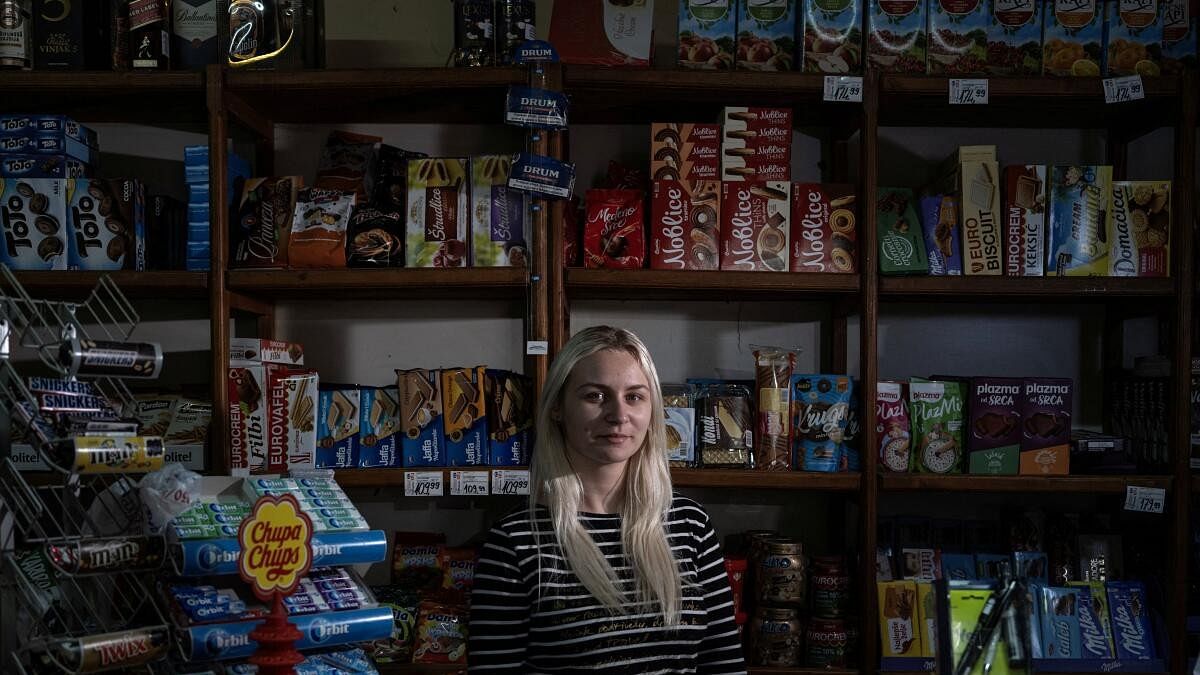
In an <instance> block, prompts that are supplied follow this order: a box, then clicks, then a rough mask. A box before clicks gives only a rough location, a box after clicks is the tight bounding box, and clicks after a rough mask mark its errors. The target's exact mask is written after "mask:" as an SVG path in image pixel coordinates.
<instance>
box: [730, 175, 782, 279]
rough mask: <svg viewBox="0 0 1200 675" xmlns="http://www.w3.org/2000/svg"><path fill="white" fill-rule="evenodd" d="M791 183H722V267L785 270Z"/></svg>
mask: <svg viewBox="0 0 1200 675" xmlns="http://www.w3.org/2000/svg"><path fill="white" fill-rule="evenodd" d="M790 188H791V185H790V184H789V183H787V182H783V181H772V182H754V183H749V182H732V183H731V182H726V183H723V184H722V185H721V269H722V270H735V271H744V272H786V271H788V266H789V264H788V263H789V247H788V238H789V236H790V227H789V222H788V221H789V220H790V219H791V218H790V216H791V203H790V202H791V200H790V193H791V190H790Z"/></svg>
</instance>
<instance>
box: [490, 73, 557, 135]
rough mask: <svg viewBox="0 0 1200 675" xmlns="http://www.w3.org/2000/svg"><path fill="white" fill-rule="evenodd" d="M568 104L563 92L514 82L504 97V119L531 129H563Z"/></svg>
mask: <svg viewBox="0 0 1200 675" xmlns="http://www.w3.org/2000/svg"><path fill="white" fill-rule="evenodd" d="M569 106H570V104H569V103H568V102H567V97H566V95H565V94H562V93H560V92H556V91H549V90H546V89H536V88H534V87H524V86H520V85H515V84H514V85H511V86H510V87H509V88H508V96H507V97H506V98H505V108H504V121H505V122H507V123H509V124H512V125H515V126H519V127H526V128H531V129H565V128H567V109H568V108H569Z"/></svg>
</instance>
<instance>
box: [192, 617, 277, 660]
mask: <svg viewBox="0 0 1200 675" xmlns="http://www.w3.org/2000/svg"><path fill="white" fill-rule="evenodd" d="M260 623H262V622H261V621H239V622H233V623H214V624H207V625H203V626H192V627H191V628H188V629H187V631H186V632H185V635H186V639H185V641H184V642H185V645H186V652H187V655H188V660H189V661H210V660H227V659H245V658H248V657H249V656H251V655H253V654H254V652H255V650H257V649H258V643H257V642H255V641H254V640H251V639H250V633H251V631H253V630H254V629H255V628H257V627H258V625H259V624H260Z"/></svg>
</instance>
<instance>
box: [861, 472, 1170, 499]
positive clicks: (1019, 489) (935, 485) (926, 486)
mask: <svg viewBox="0 0 1200 675" xmlns="http://www.w3.org/2000/svg"><path fill="white" fill-rule="evenodd" d="M1173 483H1174V477H1173V476H969V475H957V476H935V475H929V474H910V473H896V474H891V473H885V474H882V475H881V476H880V477H879V489H880V490H881V491H884V492H913V491H918V492H1015V493H1020V494H1032V493H1070V494H1093V495H1103V494H1122V495H1123V494H1125V488H1126V487H1127V486H1130V485H1135V486H1140V487H1156V488H1164V489H1169V488H1171V487H1172V485H1173Z"/></svg>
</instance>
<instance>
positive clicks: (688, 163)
mask: <svg viewBox="0 0 1200 675" xmlns="http://www.w3.org/2000/svg"><path fill="white" fill-rule="evenodd" d="M650 175H651V177H652V178H653V179H654V180H690V181H699V180H720V179H721V125H719V124H678V123H675V122H655V123H654V124H651V125H650Z"/></svg>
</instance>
